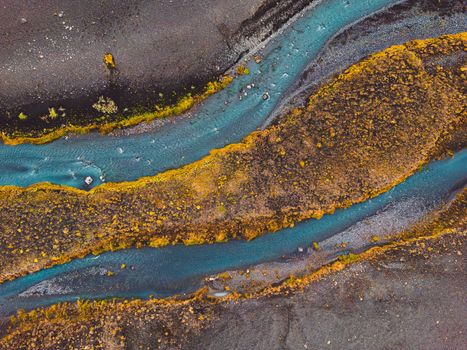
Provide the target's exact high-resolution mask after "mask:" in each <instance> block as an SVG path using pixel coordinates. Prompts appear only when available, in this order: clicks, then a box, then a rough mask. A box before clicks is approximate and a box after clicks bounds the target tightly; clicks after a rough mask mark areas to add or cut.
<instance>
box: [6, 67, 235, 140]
mask: <svg viewBox="0 0 467 350" xmlns="http://www.w3.org/2000/svg"><path fill="white" fill-rule="evenodd" d="M232 80H233V78H232V77H231V76H227V75H226V76H222V77H221V78H219V80H218V81H213V82H209V83H208V84H207V85H206V87H205V89H204V91H203V92H202V93H200V94H198V95H195V96H192V95H191V94H187V95H186V96H183V97H182V98H180V100H179V101H178V102H177V103H175V104H172V105H167V106H156V107H155V110H154V111H152V112H146V113H141V114H136V115H133V116H131V117H128V118H126V119H123V120H115V121H106V122H104V123H98V122H93V123H89V124H86V125H73V124H68V125H66V126H64V127H59V128H57V129H44V130H43V131H40V132H39V135H32V136H28V135H25V134H23V133H13V134H10V133H9V132H6V131H0V140H1V141H2V142H3V143H5V144H7V145H19V144H22V143H31V144H44V143H48V142H51V141H53V140H56V139H58V138H60V137H62V136H65V135H66V134H86V133H89V132H91V131H93V130H98V131H99V132H101V133H103V134H106V133H109V132H111V131H113V130H115V129H121V128H127V127H131V126H135V125H137V124H140V123H143V122H145V123H149V122H151V121H153V120H154V119H158V118H166V117H171V116H174V115H179V114H182V113H184V112H186V111H188V110H189V109H190V108H192V107H193V106H194V105H195V104H197V103H199V102H201V101H203V100H205V99H206V98H208V97H209V96H211V95H212V94H215V93H217V92H219V91H221V90H222V89H224V88H225V87H226V86H227V85H229V84H230V83H231V82H232ZM116 111H117V110H116V109H115V108H114V109H112V113H115V112H116ZM103 113H104V114H105V115H106V116H107V117H108V116H109V115H110V114H112V113H105V110H104V111H103ZM104 119H105V118H104Z"/></svg>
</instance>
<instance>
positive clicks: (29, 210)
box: [0, 33, 467, 281]
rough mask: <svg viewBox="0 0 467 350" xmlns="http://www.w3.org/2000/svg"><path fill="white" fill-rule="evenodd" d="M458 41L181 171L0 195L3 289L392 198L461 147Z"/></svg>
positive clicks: (379, 70) (397, 51) (348, 82)
mask: <svg viewBox="0 0 467 350" xmlns="http://www.w3.org/2000/svg"><path fill="white" fill-rule="evenodd" d="M466 42H467V34H466V33H461V34H456V35H449V36H443V37H440V38H437V39H427V40H423V41H415V42H410V43H408V44H406V45H401V46H394V47H391V48H389V49H387V50H385V51H383V52H381V53H378V54H375V55H373V56H370V57H369V58H368V59H366V60H364V61H362V62H361V63H359V64H357V65H355V66H353V67H351V68H350V69H349V70H347V71H346V72H344V73H343V74H341V75H339V76H337V77H336V78H335V79H334V80H333V81H332V82H331V83H329V84H328V85H326V86H323V87H322V88H321V89H319V90H318V91H317V92H316V93H315V94H314V95H313V96H311V98H310V104H309V106H308V107H307V108H305V109H297V110H294V111H293V112H292V113H290V114H289V115H286V116H284V117H282V118H281V119H280V120H279V123H278V124H277V125H274V126H271V127H269V128H268V129H266V130H264V131H258V132H255V133H253V134H252V135H250V136H248V137H247V138H246V139H245V140H244V141H243V142H242V143H240V144H235V145H230V146H227V147H225V148H223V149H221V150H215V151H212V152H211V154H210V155H209V156H207V157H205V158H204V159H202V160H200V161H198V162H195V163H193V164H190V165H187V166H185V167H183V168H180V169H176V170H172V171H167V172H165V173H162V174H160V175H157V176H154V177H147V178H143V179H141V180H139V181H135V182H127V183H118V184H105V185H102V186H99V187H97V188H95V189H93V190H92V191H90V192H84V191H80V190H76V189H71V188H66V187H60V186H53V185H47V184H39V185H35V186H31V187H28V188H18V187H12V186H9V187H2V188H0V198H1V201H0V251H1V252H2V254H1V256H0V281H5V280H7V279H12V278H14V277H17V276H20V275H24V274H26V273H28V272H32V271H37V270H39V269H41V268H44V267H46V266H51V265H53V264H58V263H63V262H65V261H68V260H70V259H72V258H75V257H79V256H84V255H86V254H89V253H91V252H92V253H99V252H102V251H106V250H114V249H121V248H125V247H129V246H136V247H141V246H152V247H159V246H163V245H167V244H174V243H179V242H181V243H185V244H200V243H211V242H218V241H224V240H227V239H232V238H245V239H252V238H255V237H256V236H258V235H261V234H263V233H265V232H268V231H270V232H271V231H277V230H279V229H281V228H284V227H290V226H293V225H294V223H295V222H297V221H300V220H304V219H309V218H320V217H321V216H322V215H323V214H325V213H332V212H333V211H334V210H335V209H337V208H342V207H347V206H350V205H352V204H354V203H357V202H361V201H364V200H366V199H368V198H370V197H373V196H376V195H377V194H380V193H382V192H384V191H386V190H388V189H389V188H391V187H392V186H394V185H395V184H397V183H399V182H401V181H403V180H404V179H406V178H407V177H408V176H410V175H411V174H413V173H414V172H415V171H417V170H418V169H420V167H421V166H423V165H424V164H426V163H427V162H428V161H430V160H431V159H433V158H434V157H435V155H438V154H440V153H443V152H446V151H448V148H449V147H451V145H454V144H455V147H457V148H459V147H464V146H465V133H462V132H461V133H459V132H458V130H465V129H464V127H465V121H466V118H465V101H466V98H465V91H464V90H465V78H466V76H465V74H466V72H465V51H466ZM454 136H455V137H454ZM454 141H456V142H457V143H456V142H454ZM453 147H454V146H453Z"/></svg>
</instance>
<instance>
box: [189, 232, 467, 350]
mask: <svg viewBox="0 0 467 350" xmlns="http://www.w3.org/2000/svg"><path fill="white" fill-rule="evenodd" d="M414 248H415V247H414V246H408V247H403V248H401V249H397V250H395V251H392V252H390V253H389V254H387V255H386V256H385V257H383V258H382V259H378V260H376V261H370V262H361V263H357V264H354V265H351V266H350V267H349V268H347V269H345V270H344V271H341V272H338V273H336V274H332V275H330V276H328V277H326V278H324V279H322V280H321V281H318V282H315V283H312V284H310V285H309V286H308V287H307V288H306V289H305V290H304V292H303V293H301V292H299V293H295V294H293V295H292V296H290V295H285V296H284V295H280V296H276V297H271V298H267V299H266V298H263V299H260V300H246V301H240V302H232V303H229V304H224V305H222V306H221V307H219V310H218V311H217V314H218V317H217V319H216V320H215V322H213V323H212V324H211V326H210V327H209V328H208V329H207V330H206V331H204V332H202V334H201V335H195V336H193V337H192V338H191V339H190V340H189V341H188V342H186V343H185V345H184V346H183V347H182V348H183V349H206V350H217V349H219V350H220V349H232V350H234V349H239V350H240V349H251V350H263V349H264V350H266V349H267V350H285V349H336V350H337V349H339V350H340V349H348V350H350V349H358V350H360V349H368V350H378V349H380V350H389V349H391V350H396V349H420V350H441V349H446V350H448V349H452V350H454V349H462V348H465V344H466V341H467V335H466V334H467V323H466V322H465V315H466V312H467V298H466V297H465V286H466V285H467V275H466V274H465V269H466V258H465V256H466V254H467V250H466V245H465V236H454V237H452V236H449V235H448V236H445V237H443V238H442V239H440V240H435V241H432V242H426V243H424V245H423V246H422V247H421V249H420V247H419V248H418V249H420V251H418V252H416V253H414V251H415V249H414ZM462 344H464V345H462Z"/></svg>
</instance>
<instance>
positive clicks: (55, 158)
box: [0, 0, 400, 187]
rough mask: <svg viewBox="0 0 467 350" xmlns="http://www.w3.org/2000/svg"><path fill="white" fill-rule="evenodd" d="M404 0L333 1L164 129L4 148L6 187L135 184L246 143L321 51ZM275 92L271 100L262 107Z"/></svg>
mask: <svg viewBox="0 0 467 350" xmlns="http://www.w3.org/2000/svg"><path fill="white" fill-rule="evenodd" d="M397 2H400V0H365V1H362V0H326V1H321V2H319V3H317V5H316V6H314V7H313V8H311V9H309V10H308V11H307V12H306V13H305V14H304V16H303V17H301V18H299V19H298V20H297V21H295V22H294V23H293V24H292V25H291V26H289V27H288V28H286V29H285V30H284V31H283V33H281V34H279V35H278V36H276V37H275V38H273V39H272V40H271V41H270V42H269V43H268V44H267V45H266V47H265V48H264V49H263V50H262V55H263V60H262V62H261V63H260V64H256V63H254V62H251V63H250V64H249V65H248V68H249V70H250V74H249V75H248V76H242V77H239V78H238V79H236V80H235V81H234V82H233V84H231V85H230V86H229V87H227V88H226V89H225V90H223V91H222V92H220V93H218V94H215V95H213V96H211V97H210V98H208V99H207V100H206V101H205V102H204V103H202V104H201V105H200V106H199V107H198V108H197V109H196V110H195V111H194V112H193V116H191V117H184V118H174V119H173V120H172V121H168V122H165V123H164V125H163V126H161V127H160V128H158V129H157V130H154V131H150V132H147V133H145V134H140V135H132V136H125V137H111V136H105V135H99V134H95V133H93V134H89V135H84V136H77V137H70V138H67V139H66V138H62V139H60V140H57V141H55V142H53V143H50V144H46V145H40V146H37V145H27V144H25V145H18V146H6V145H3V144H0V185H17V186H27V185H30V184H34V183H38V182H44V181H48V182H52V183H56V184H64V185H68V186H74V187H82V186H83V184H84V179H85V178H86V177H87V176H91V177H92V178H93V179H94V183H93V186H95V185H98V184H99V183H101V180H105V181H124V180H135V179H138V178H140V177H142V176H147V175H153V174H155V173H158V172H161V171H163V170H166V169H169V168H177V167H180V166H181V165H184V164H187V163H191V162H193V161H195V160H197V159H199V158H201V157H203V156H204V155H206V154H208V153H209V151H210V150H211V149H214V148H220V147H223V146H225V145H227V144H230V143H235V142H238V141H240V140H241V139H242V138H244V137H245V136H246V135H248V134H250V133H251V132H252V131H254V130H255V129H257V128H258V127H260V126H261V125H262V123H263V122H264V121H265V120H266V118H267V117H268V115H269V114H270V113H271V112H272V110H273V109H274V107H275V106H276V104H277V102H278V101H279V100H280V98H281V96H282V95H283V93H284V92H285V91H287V89H288V88H289V87H290V86H291V84H293V82H294V81H295V80H296V79H297V77H298V76H299V75H300V73H301V72H302V71H303V69H304V68H305V67H306V66H307V64H308V63H309V61H310V60H312V59H313V58H315V57H316V55H317V54H318V52H319V51H320V49H321V48H322V46H323V45H324V44H325V43H326V42H327V41H328V40H329V39H330V38H331V37H332V36H333V35H334V34H336V33H337V32H338V31H340V30H341V29H343V28H344V27H345V26H348V25H350V24H351V23H353V22H355V21H358V20H360V19H362V18H364V17H365V16H368V15H370V14H372V13H374V12H376V11H378V10H381V9H383V8H384V7H386V6H390V5H393V4H395V3H397ZM265 92H268V93H269V96H270V98H269V99H268V100H263V98H262V95H263V94H264V93H265Z"/></svg>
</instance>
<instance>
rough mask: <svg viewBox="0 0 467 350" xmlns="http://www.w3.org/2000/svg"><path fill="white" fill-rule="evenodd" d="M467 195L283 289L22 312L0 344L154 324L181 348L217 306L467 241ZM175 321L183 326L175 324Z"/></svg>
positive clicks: (60, 340) (121, 333)
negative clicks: (389, 239) (356, 266)
mask: <svg viewBox="0 0 467 350" xmlns="http://www.w3.org/2000/svg"><path fill="white" fill-rule="evenodd" d="M466 195H467V191H466V190H465V189H464V190H463V191H461V192H460V193H459V194H458V195H457V196H456V198H455V200H453V201H452V203H450V204H449V205H448V206H446V207H443V208H442V209H440V210H438V211H436V212H434V213H432V214H431V215H430V216H428V217H427V218H425V220H424V221H422V222H421V223H420V224H418V225H416V226H415V227H413V228H411V229H409V230H407V231H403V232H401V233H399V234H398V235H396V236H395V241H392V242H390V243H388V244H386V245H384V246H380V247H373V248H370V249H368V250H366V251H364V252H362V253H359V254H355V255H354V256H353V257H352V259H347V260H346V259H342V260H341V261H336V262H333V263H330V264H327V265H325V266H323V267H321V268H319V269H317V270H316V271H313V272H311V273H308V274H306V275H304V276H300V277H296V276H291V277H290V278H289V279H287V280H285V281H284V282H283V283H281V284H280V285H279V286H274V287H267V288H265V289H264V290H262V291H260V292H256V293H245V294H238V293H232V294H230V295H229V296H227V297H224V298H222V299H218V298H216V299H213V298H210V297H209V295H208V294H207V289H206V288H201V289H200V290H198V291H197V292H196V293H194V294H193V295H191V296H189V297H188V298H185V299H183V300H181V299H179V298H178V297H170V298H165V299H149V300H139V299H135V300H118V299H112V300H99V301H86V300H80V301H78V302H76V303H60V304H54V305H52V306H49V307H44V308H39V309H36V310H32V311H30V312H24V311H23V310H19V311H18V312H17V314H16V315H13V316H12V317H11V318H10V326H9V329H8V333H7V334H6V335H5V336H4V337H3V338H1V339H0V349H2V348H5V349H6V348H12V346H19V345H20V344H21V346H26V344H27V346H28V348H34V346H38V348H41V346H43V345H44V343H43V342H44V341H45V340H46V341H48V342H53V343H54V344H55V345H56V346H57V345H58V344H61V345H63V346H64V345H65V344H67V345H70V344H71V343H75V345H76V342H78V343H79V345H80V346H84V344H88V343H92V344H93V346H97V347H98V346H99V344H100V342H101V341H103V340H104V339H107V337H106V332H109V329H108V328H109V326H110V327H112V329H111V330H110V331H111V334H112V336H113V338H114V339H117V340H119V344H120V345H121V346H124V345H125V343H126V342H128V341H130V342H131V341H132V339H127V338H126V337H125V334H126V331H125V328H126V327H128V326H130V325H131V324H134V323H136V324H138V323H141V322H144V323H146V324H147V323H148V322H156V321H154V320H157V324H158V325H159V327H158V329H157V332H156V334H154V335H153V337H158V338H159V339H161V341H160V343H162V342H164V343H165V344H167V342H171V341H173V340H174V339H177V342H178V343H180V342H183V341H184V340H186V335H187V334H190V335H192V336H193V335H196V334H198V333H199V332H202V330H203V329H205V328H206V327H208V326H209V324H210V323H211V322H215V320H216V318H217V317H218V315H217V310H218V308H217V307H216V306H217V305H222V304H225V303H226V302H241V300H248V299H261V298H269V297H271V296H278V295H289V294H293V293H297V292H300V291H301V290H303V289H304V288H307V287H309V286H310V285H312V283H313V282H316V281H319V280H321V279H323V278H325V277H327V276H329V275H332V274H335V273H337V272H339V271H342V270H344V269H345V268H346V267H348V266H349V265H351V264H355V263H359V262H364V261H375V262H378V261H379V260H382V259H387V258H389V259H390V257H391V255H392V254H395V253H397V252H398V251H401V250H402V251H404V252H405V253H406V254H410V255H414V256H416V255H426V254H432V253H433V252H434V249H433V248H432V245H433V246H436V242H438V241H440V240H442V239H443V238H444V237H457V236H465V235H466V232H465V221H466V215H465V213H466V211H465V209H466V206H467V201H466ZM449 239H450V240H451V238H449ZM115 320H117V321H118V322H115ZM174 320H183V321H181V322H179V323H177V322H174ZM105 325H107V327H106V326H105ZM63 327H68V328H69V329H70V333H71V334H72V335H73V336H71V337H69V336H68V334H67V336H66V337H63V333H62V332H55V333H54V332H53V330H54V329H63ZM106 328H107V329H106ZM180 330H183V332H180ZM41 332H45V333H44V334H55V338H53V337H47V336H43V337H40V336H38V334H40V333H41ZM148 336H149V335H148ZM35 337H36V338H35ZM158 342H159V341H158Z"/></svg>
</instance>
